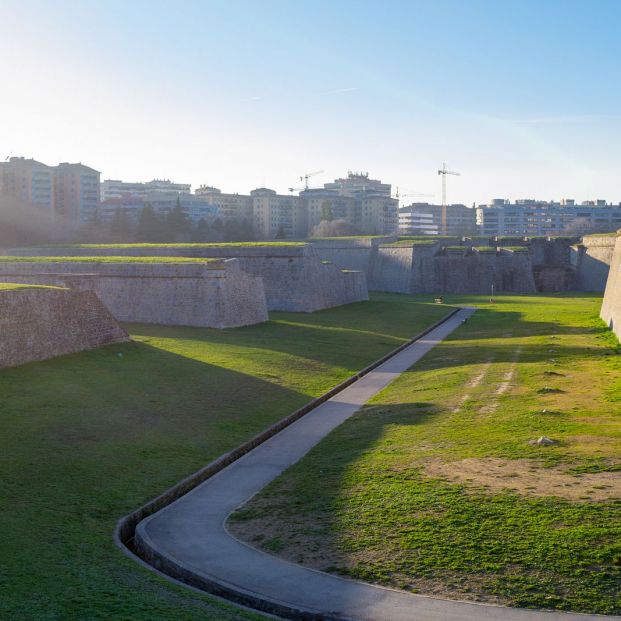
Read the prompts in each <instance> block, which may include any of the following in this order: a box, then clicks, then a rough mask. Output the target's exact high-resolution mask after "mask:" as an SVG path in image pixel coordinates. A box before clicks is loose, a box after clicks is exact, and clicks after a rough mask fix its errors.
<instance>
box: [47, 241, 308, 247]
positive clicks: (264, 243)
mask: <svg viewBox="0 0 621 621" xmlns="http://www.w3.org/2000/svg"><path fill="white" fill-rule="evenodd" d="M306 244H307V242H296V241H259V242H214V243H177V244H170V243H161V244H154V243H131V244H51V245H47V246H36V247H37V248H103V249H105V248H115V249H124V248H128V249H129V248H229V247H240V246H242V247H243V246H250V247H255V246H259V247H260V246H305V245H306Z"/></svg>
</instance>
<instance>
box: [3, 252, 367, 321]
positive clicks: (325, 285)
mask: <svg viewBox="0 0 621 621" xmlns="http://www.w3.org/2000/svg"><path fill="white" fill-rule="evenodd" d="M10 253H11V254H14V255H33V256H36V255H63V256H81V255H91V256H96V255H116V256H141V257H158V256H159V257H186V258H211V259H214V258H217V259H221V260H223V259H230V258H235V259H237V261H238V262H239V265H240V267H241V269H242V270H243V271H244V272H246V273H247V274H248V275H250V276H252V277H259V278H261V279H262V281H263V286H264V289H265V297H266V300H267V308H268V310H280V311H291V312H307V313H308V312H314V311H317V310H321V309H323V308H330V307H333V306H340V305H342V304H349V303H350V302H358V301H362V300H368V299H369V293H368V290H367V282H366V275H365V273H364V272H362V271H358V270H342V269H340V268H339V267H337V266H336V265H334V264H333V263H331V262H330V261H322V260H321V258H320V257H319V255H318V254H317V252H316V250H315V249H314V248H313V247H312V246H311V245H309V244H306V243H302V242H272V243H269V242H266V243H232V244H105V245H99V244H96V245H74V246H58V247H43V248H17V249H14V250H11V251H10Z"/></svg>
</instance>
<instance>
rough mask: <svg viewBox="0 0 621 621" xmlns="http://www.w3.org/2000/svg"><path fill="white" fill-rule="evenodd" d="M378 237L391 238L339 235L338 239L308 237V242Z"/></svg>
mask: <svg viewBox="0 0 621 621" xmlns="http://www.w3.org/2000/svg"><path fill="white" fill-rule="evenodd" d="M380 237H391V236H390V235H340V236H338V237H309V238H308V241H309V242H311V243H312V242H314V241H330V240H341V239H378V238H380Z"/></svg>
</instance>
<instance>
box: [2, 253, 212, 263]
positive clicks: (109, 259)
mask: <svg viewBox="0 0 621 621" xmlns="http://www.w3.org/2000/svg"><path fill="white" fill-rule="evenodd" d="M217 261H222V259H207V258H193V257H126V256H122V255H113V256H95V257H82V256H77V257H76V256H71V257H40V256H39V257H38V256H34V257H11V256H0V263H213V262H217Z"/></svg>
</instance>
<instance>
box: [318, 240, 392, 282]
mask: <svg viewBox="0 0 621 621" xmlns="http://www.w3.org/2000/svg"><path fill="white" fill-rule="evenodd" d="M396 240H397V238H396V237H390V236H386V237H361V238H352V239H348V238H342V239H311V240H309V241H310V243H311V245H312V246H313V248H315V250H316V252H317V254H318V255H319V257H320V258H321V259H323V260H325V261H330V262H332V263H334V265H336V266H337V267H340V268H341V269H345V270H357V271H361V272H364V273H365V274H367V276H368V275H369V274H370V273H371V267H372V265H371V264H372V261H373V259H374V257H375V254H376V250H377V248H378V246H379V245H380V244H384V243H390V242H394V241H396Z"/></svg>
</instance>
